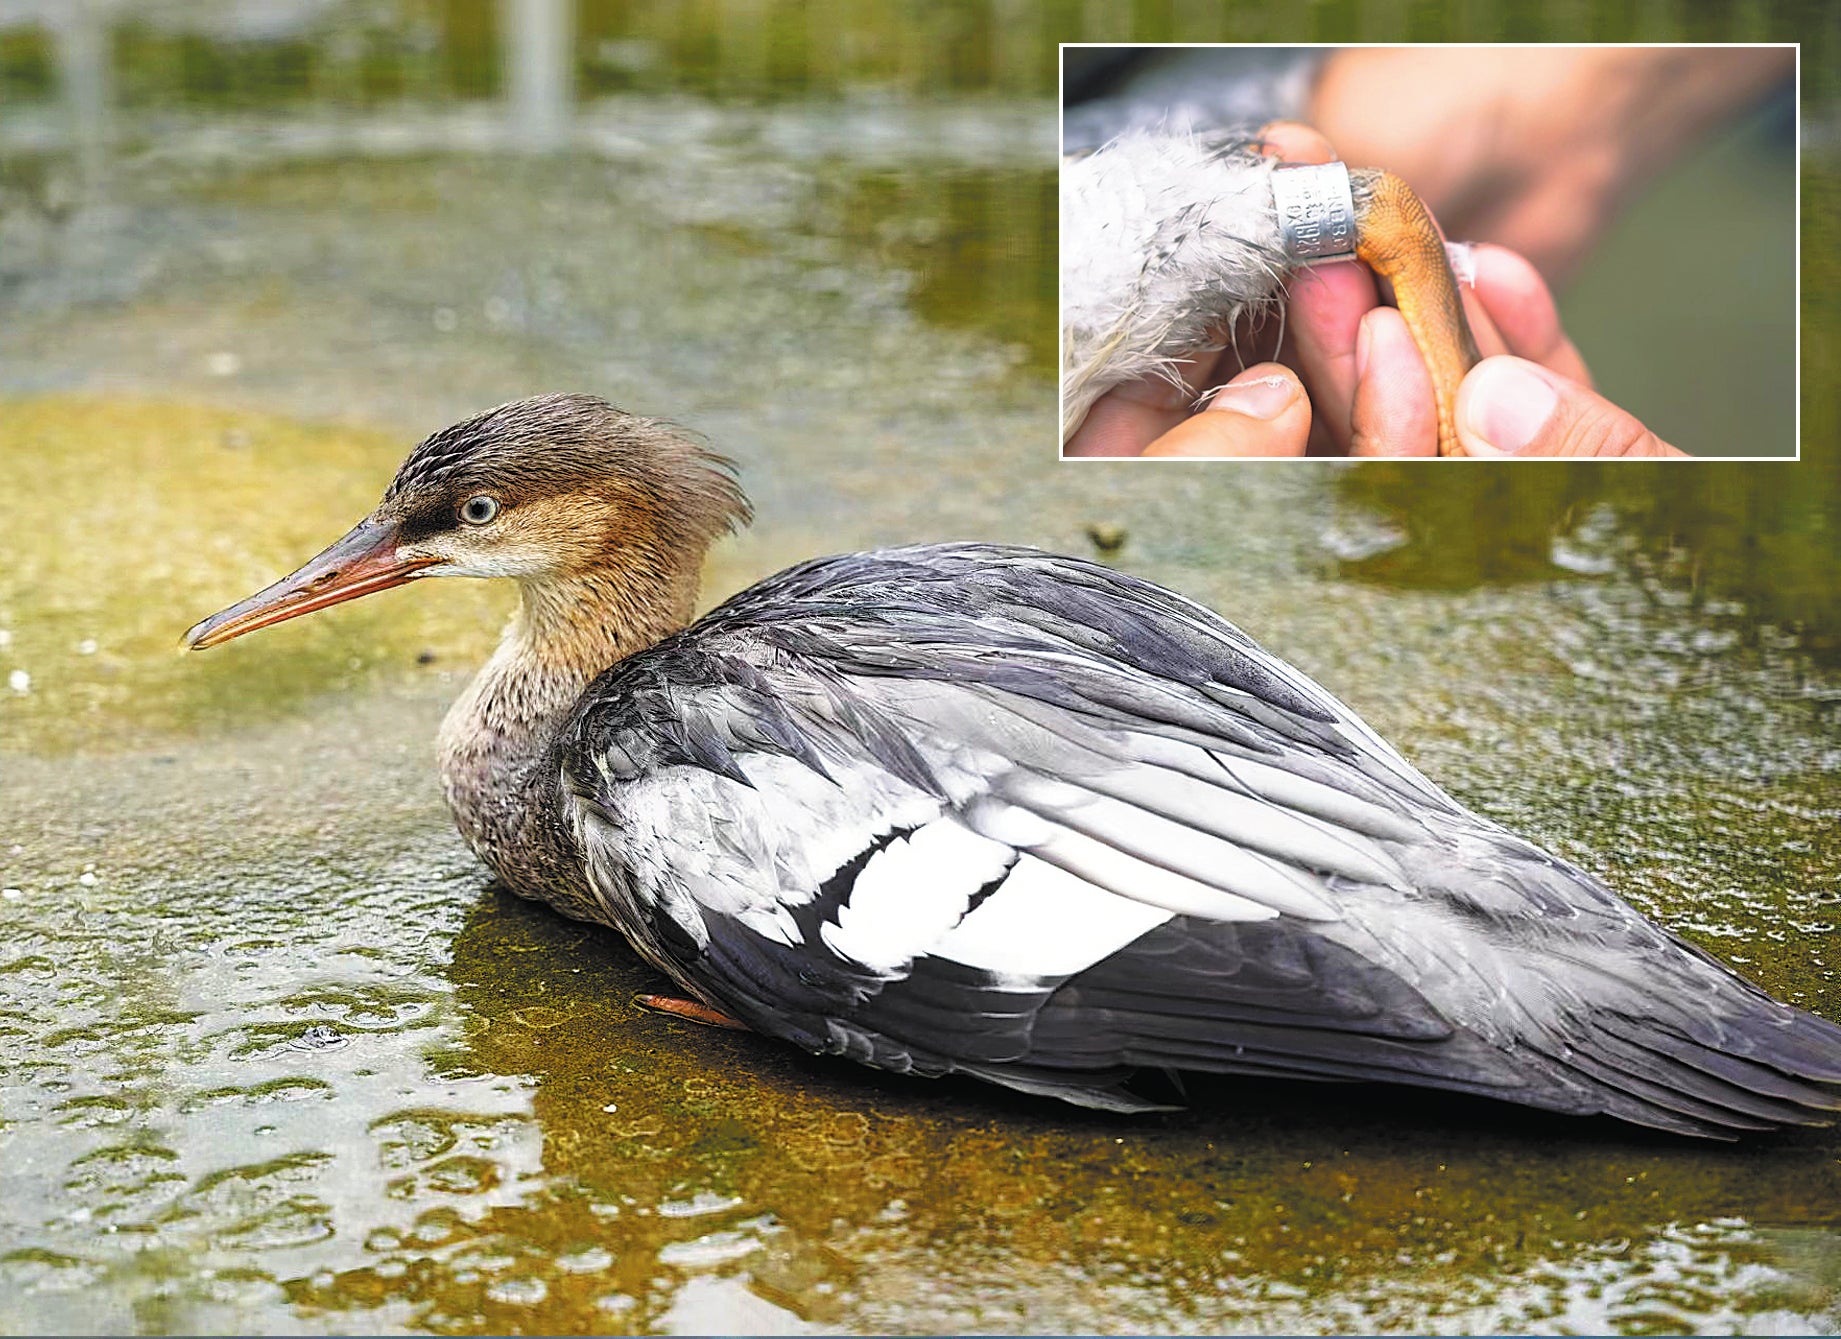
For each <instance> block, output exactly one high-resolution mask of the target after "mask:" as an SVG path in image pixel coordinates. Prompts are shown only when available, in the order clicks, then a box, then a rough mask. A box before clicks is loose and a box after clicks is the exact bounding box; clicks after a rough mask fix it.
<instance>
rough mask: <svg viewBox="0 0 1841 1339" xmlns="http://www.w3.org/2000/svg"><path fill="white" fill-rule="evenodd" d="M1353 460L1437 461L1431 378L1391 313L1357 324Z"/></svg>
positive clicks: (1376, 313)
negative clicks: (1410, 458) (1434, 458)
mask: <svg viewBox="0 0 1841 1339" xmlns="http://www.w3.org/2000/svg"><path fill="white" fill-rule="evenodd" d="M1355 366H1356V373H1357V378H1358V379H1357V381H1356V383H1355V407H1354V410H1353V413H1352V414H1351V429H1352V431H1351V433H1350V438H1349V454H1350V455H1352V456H1436V455H1437V454H1438V406H1437V404H1436V402H1435V401H1434V400H1433V398H1432V375H1431V373H1429V372H1428V371H1426V365H1425V359H1423V358H1421V357H1420V356H1419V346H1418V345H1417V344H1415V343H1413V332H1412V331H1411V330H1409V329H1407V325H1406V320H1405V318H1404V317H1402V316H1401V315H1400V313H1399V312H1397V311H1395V310H1394V309H1393V308H1392V307H1376V308H1375V309H1374V310H1373V311H1371V312H1369V313H1368V314H1367V315H1366V316H1364V317H1363V318H1362V324H1361V332H1360V334H1359V335H1358V336H1357V338H1356V344H1355Z"/></svg>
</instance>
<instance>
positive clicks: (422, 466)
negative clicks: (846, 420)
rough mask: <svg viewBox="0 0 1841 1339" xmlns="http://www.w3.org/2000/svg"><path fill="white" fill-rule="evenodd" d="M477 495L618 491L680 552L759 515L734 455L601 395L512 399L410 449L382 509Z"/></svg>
mask: <svg viewBox="0 0 1841 1339" xmlns="http://www.w3.org/2000/svg"><path fill="white" fill-rule="evenodd" d="M475 489H478V490H482V491H490V492H493V493H494V494H496V495H498V496H499V497H500V498H501V500H504V501H508V502H509V501H531V500H534V499H536V498H543V497H553V496H557V495H560V494H567V493H593V494H600V495H606V494H608V493H609V492H610V491H618V492H619V493H620V494H621V495H622V496H623V497H625V498H626V499H627V500H629V501H631V502H633V503H635V504H637V505H639V506H641V507H643V508H644V509H645V510H646V511H647V513H648V515H649V518H650V519H651V520H652V521H653V523H654V524H655V525H657V526H658V527H659V531H660V536H661V539H663V540H664V542H665V543H667V544H670V545H673V546H679V545H682V546H685V547H689V546H692V545H696V546H706V545H708V544H709V543H710V542H711V541H713V540H715V539H716V538H717V537H719V536H720V535H723V534H725V533H727V532H729V531H732V530H739V529H740V528H741V527H743V526H745V525H746V524H747V523H748V522H749V520H750V519H752V515H753V513H752V509H751V508H750V506H749V504H748V499H747V497H746V496H745V495H744V494H743V493H742V490H741V486H740V484H738V483H737V482H736V480H735V465H734V462H733V461H731V460H730V459H729V458H728V457H726V456H721V455H718V454H716V453H715V452H713V451H711V450H709V449H708V448H707V447H705V446H704V445H703V444H702V443H700V442H698V441H696V440H694V439H692V438H691V437H689V436H688V435H687V434H686V432H685V430H684V429H682V428H679V427H677V426H676V425H674V424H671V423H667V422H665V421H663V420H661V419H653V418H640V417H638V416H636V415H632V414H628V413H626V412H624V411H623V410H621V409H619V408H617V407H615V406H614V405H611V404H609V403H608V402H607V401H606V400H603V399H601V398H600V397H599V396H594V395H568V394H552V395H537V396H532V397H530V398H529V399H524V400H513V401H511V402H510V403H508V404H502V405H499V406H497V407H496V408H493V409H488V410H486V411H485V412H484V413H481V414H475V415H474V416H473V417H472V418H469V419H465V420H463V421H461V422H459V423H456V424H454V425H452V426H451V427H447V428H443V429H441V431H439V432H437V433H434V434H432V435H430V436H429V437H427V438H425V439H424V440H423V441H422V442H421V443H419V444H418V445H417V446H416V448H415V449H414V450H413V451H411V452H410V453H409V457H408V458H407V459H406V460H404V461H403V463H402V465H401V467H399V468H398V470H397V472H396V477H395V478H393V479H392V480H391V481H390V486H389V488H388V489H387V490H386V491H385V493H384V497H383V502H382V504H381V506H382V507H383V508H393V509H395V510H398V511H402V512H405V513H415V512H417V511H420V510H421V509H422V508H423V507H424V506H425V505H426V504H427V503H428V502H430V501H431V500H434V501H438V502H439V503H440V504H441V505H442V506H443V508H445V506H446V504H447V503H448V502H450V501H451V500H454V499H457V498H459V497H461V496H462V495H464V494H467V493H469V492H471V491H473V490H475Z"/></svg>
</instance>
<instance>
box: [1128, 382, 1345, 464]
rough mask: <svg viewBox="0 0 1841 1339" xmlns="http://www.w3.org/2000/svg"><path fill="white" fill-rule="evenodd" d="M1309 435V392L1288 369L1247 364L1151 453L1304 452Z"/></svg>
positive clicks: (1149, 450)
mask: <svg viewBox="0 0 1841 1339" xmlns="http://www.w3.org/2000/svg"><path fill="white" fill-rule="evenodd" d="M1309 438H1310V397H1309V396H1307V395H1305V394H1304V386H1303V383H1302V382H1300V381H1299V380H1298V379H1297V377H1296V376H1295V375H1294V374H1293V373H1292V371H1291V370H1290V369H1289V368H1285V367H1280V366H1279V365H1278V364H1277V363H1260V364H1259V365H1258V366H1257V367H1249V368H1248V369H1247V370H1246V371H1244V372H1242V373H1241V374H1240V375H1239V376H1237V377H1235V378H1234V379H1233V380H1232V381H1230V382H1228V383H1227V385H1225V386H1223V387H1221V388H1220V389H1219V390H1218V391H1216V392H1215V393H1214V395H1213V396H1212V397H1211V398H1210V400H1209V402H1208V408H1207V409H1205V410H1203V411H1202V412H1201V413H1199V414H1197V415H1195V417H1193V418H1190V419H1187V420H1185V421H1184V422H1182V423H1180V424H1178V425H1177V426H1176V427H1175V428H1172V429H1171V430H1170V431H1169V432H1167V433H1165V434H1164V435H1163V436H1162V437H1160V438H1158V439H1157V440H1156V441H1155V442H1153V443H1151V445H1150V446H1149V447H1148V448H1147V449H1146V450H1145V452H1144V454H1145V455H1147V456H1192V457H1193V456H1206V457H1233V456H1301V455H1303V454H1304V444H1305V442H1306V441H1307V440H1309Z"/></svg>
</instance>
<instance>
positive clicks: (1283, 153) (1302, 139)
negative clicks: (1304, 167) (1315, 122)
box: [1259, 121, 1336, 163]
mask: <svg viewBox="0 0 1841 1339" xmlns="http://www.w3.org/2000/svg"><path fill="white" fill-rule="evenodd" d="M1259 147H1260V150H1261V152H1263V153H1264V154H1265V155H1266V157H1268V158H1278V159H1282V160H1283V161H1284V162H1287V163H1333V162H1335V161H1336V150H1335V149H1334V148H1332V147H1331V146H1330V142H1329V140H1327V139H1325V138H1324V136H1323V134H1322V132H1321V131H1318V130H1315V129H1313V128H1312V127H1310V126H1307V125H1304V124H1302V123H1301V122H1298V121H1272V122H1270V123H1268V124H1266V125H1264V126H1262V127H1260V131H1259Z"/></svg>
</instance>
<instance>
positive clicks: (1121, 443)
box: [1062, 356, 1214, 456]
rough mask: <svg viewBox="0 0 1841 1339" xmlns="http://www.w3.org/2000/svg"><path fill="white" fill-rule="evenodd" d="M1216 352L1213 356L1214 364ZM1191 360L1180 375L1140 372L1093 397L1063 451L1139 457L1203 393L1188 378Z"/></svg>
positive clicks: (1179, 370)
mask: <svg viewBox="0 0 1841 1339" xmlns="http://www.w3.org/2000/svg"><path fill="white" fill-rule="evenodd" d="M1213 361H1214V360H1213V357H1212V356H1209V363H1210V366H1211V367H1212V364H1213ZM1193 366H1194V363H1193V360H1191V361H1189V362H1184V363H1180V364H1178V365H1177V375H1178V378H1179V379H1178V380H1176V381H1171V380H1169V379H1168V378H1165V377H1140V378H1139V379H1138V380H1136V381H1128V382H1126V383H1124V384H1123V385H1120V386H1115V387H1113V388H1112V389H1111V390H1109V391H1107V392H1106V393H1105V394H1104V395H1102V396H1100V398H1099V399H1097V400H1095V401H1094V402H1093V407H1092V408H1091V409H1089V410H1088V411H1087V417H1086V420H1085V421H1084V422H1082V423H1081V425H1080V427H1079V428H1078V429H1076V430H1075V433H1074V435H1073V436H1072V437H1070V438H1068V440H1067V444H1066V445H1065V446H1064V447H1062V454H1063V455H1064V456H1136V455H1141V454H1143V451H1144V448H1145V447H1147V446H1149V445H1150V444H1151V443H1152V442H1154V441H1156V440H1157V439H1158V438H1159V437H1161V436H1163V434H1164V433H1166V432H1168V431H1169V430H1170V429H1171V428H1173V427H1175V426H1176V425H1177V424H1178V423H1181V422H1182V421H1183V420H1184V419H1185V418H1188V417H1189V414H1190V411H1191V409H1192V407H1193V405H1194V403H1195V398H1196V396H1197V395H1198V394H1199V393H1200V392H1199V390H1198V388H1197V387H1196V386H1195V385H1194V384H1192V383H1191V382H1190V381H1189V380H1188V376H1189V375H1190V374H1192V368H1193Z"/></svg>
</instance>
